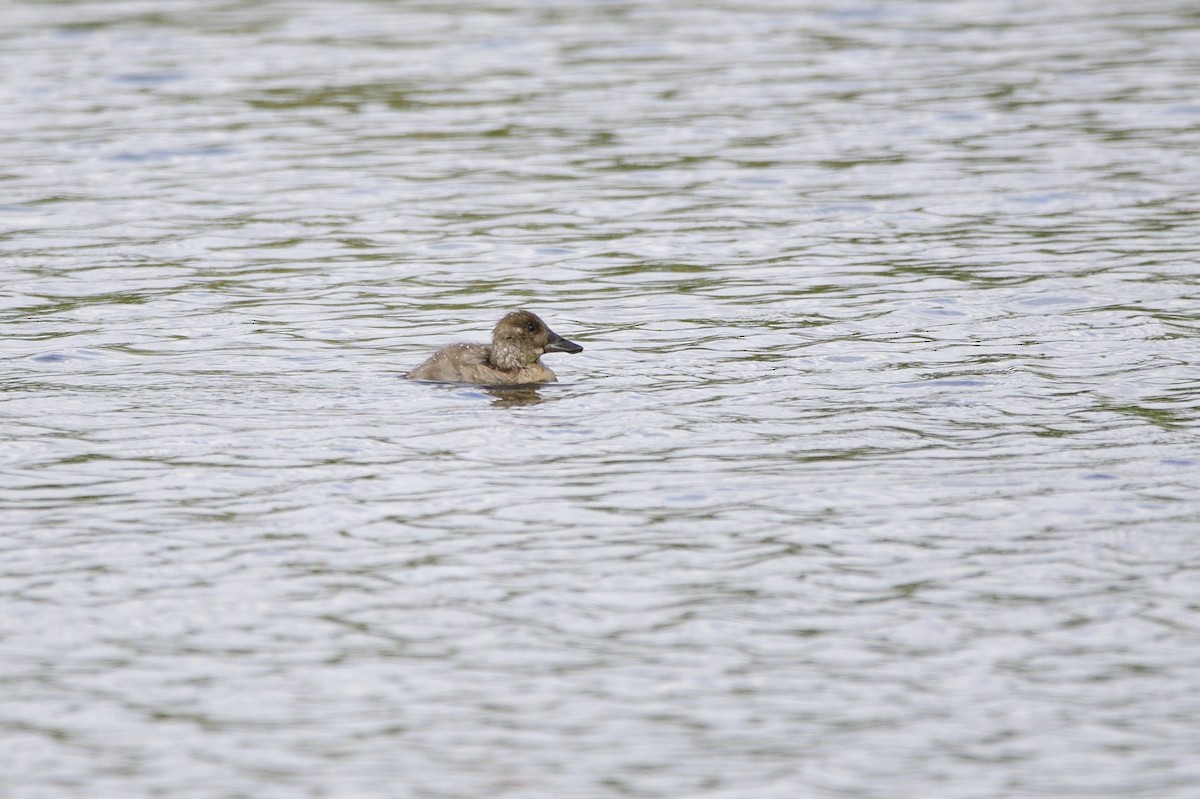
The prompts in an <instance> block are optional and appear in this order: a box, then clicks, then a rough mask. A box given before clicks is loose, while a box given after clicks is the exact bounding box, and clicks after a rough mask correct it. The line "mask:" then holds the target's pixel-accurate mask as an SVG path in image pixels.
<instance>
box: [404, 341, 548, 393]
mask: <svg viewBox="0 0 1200 799" xmlns="http://www.w3.org/2000/svg"><path fill="white" fill-rule="evenodd" d="M488 349H489V348H488V347H487V346H486V345H483V344H451V345H450V346H449V347H443V348H442V349H440V350H438V351H437V352H435V353H434V354H433V355H431V356H429V358H428V359H427V360H426V361H425V362H424V363H422V364H421V365H420V366H418V367H417V368H416V369H413V370H412V371H411V372H409V373H408V374H406V375H405V377H406V378H407V379H409V380H436V381H439V382H445V383H479V384H482V385H505V384H507V385H516V384H524V383H552V382H554V381H555V379H556V378H555V377H554V372H551V371H550V370H549V369H547V368H546V367H545V366H543V365H542V364H541V362H540V361H539V362H536V363H533V364H530V365H529V366H525V367H523V368H521V369H518V370H516V371H512V372H505V371H501V370H499V369H496V368H495V367H493V366H492V365H491V364H489V363H488Z"/></svg>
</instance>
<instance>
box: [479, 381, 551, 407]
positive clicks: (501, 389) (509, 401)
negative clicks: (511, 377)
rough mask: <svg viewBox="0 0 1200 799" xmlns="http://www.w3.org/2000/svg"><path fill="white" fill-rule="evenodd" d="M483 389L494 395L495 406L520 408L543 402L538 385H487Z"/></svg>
mask: <svg viewBox="0 0 1200 799" xmlns="http://www.w3.org/2000/svg"><path fill="white" fill-rule="evenodd" d="M483 390H484V391H486V392H487V393H488V395H490V396H491V397H492V407H495V408H519V407H521V406H522V405H537V404H538V403H540V402H542V395H541V394H539V393H538V390H537V387H536V386H487V387H485V388H484V389H483Z"/></svg>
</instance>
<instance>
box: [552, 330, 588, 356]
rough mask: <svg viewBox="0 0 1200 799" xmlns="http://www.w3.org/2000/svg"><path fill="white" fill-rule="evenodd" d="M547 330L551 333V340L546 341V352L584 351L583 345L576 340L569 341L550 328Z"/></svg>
mask: <svg viewBox="0 0 1200 799" xmlns="http://www.w3.org/2000/svg"><path fill="white" fill-rule="evenodd" d="M546 332H548V333H549V334H550V340H549V341H547V342H546V352H571V353H575V352H583V347H581V346H579V345H578V344H576V343H575V342H574V341H567V340H566V339H565V338H563V337H562V336H560V335H558V334H557V333H555V332H554V331H553V330H548V331H546Z"/></svg>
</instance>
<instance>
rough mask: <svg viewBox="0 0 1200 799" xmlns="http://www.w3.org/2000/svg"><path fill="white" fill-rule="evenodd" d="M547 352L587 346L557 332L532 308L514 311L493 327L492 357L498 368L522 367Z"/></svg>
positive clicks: (575, 349) (511, 369) (581, 349)
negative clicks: (532, 310)
mask: <svg viewBox="0 0 1200 799" xmlns="http://www.w3.org/2000/svg"><path fill="white" fill-rule="evenodd" d="M547 352H571V353H575V352H583V347H581V346H579V345H578V344H576V343H575V342H574V341H567V340H566V339H565V338H563V337H562V336H560V335H558V334H557V333H555V332H554V331H553V330H551V329H550V328H549V327H547V326H546V323H545V322H543V321H542V320H541V319H540V318H539V317H538V315H537V314H535V313H532V312H530V311H513V312H512V313H510V314H508V315H506V316H505V317H504V318H503V319H501V320H500V321H499V322H497V323H496V327H495V328H494V329H493V330H492V356H491V360H492V363H493V364H495V366H496V367H497V368H500V369H504V370H505V371H513V370H516V369H520V368H522V367H524V366H529V365H530V364H532V363H536V362H537V359H538V358H540V357H542V355H543V354H545V353H547Z"/></svg>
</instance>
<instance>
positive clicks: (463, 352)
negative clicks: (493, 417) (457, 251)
mask: <svg viewBox="0 0 1200 799" xmlns="http://www.w3.org/2000/svg"><path fill="white" fill-rule="evenodd" d="M582 351H583V347H581V346H579V345H578V344H576V343H575V342H573V341H567V340H566V339H565V338H563V337H562V336H560V335H558V334H557V333H555V332H554V331H553V330H551V329H550V328H549V327H547V326H546V323H545V322H543V321H542V320H541V319H540V318H538V316H537V314H534V313H531V312H529V311H513V312H512V313H510V314H508V315H507V316H505V317H504V318H503V319H501V320H500V321H499V322H498V323H497V324H496V327H495V328H494V329H493V330H492V343H491V344H451V345H450V346H449V347H444V348H442V349H440V350H438V351H437V352H435V353H434V354H433V355H431V356H430V357H429V358H428V359H427V360H426V361H425V362H424V363H422V364H421V365H420V366H418V367H417V368H416V369H413V370H412V371H411V372H409V373H408V374H406V375H405V377H406V378H407V379H409V380H436V381H438V382H443V383H478V384H481V385H488V386H506V385H507V386H515V385H527V384H529V383H553V382H555V381H557V380H558V378H557V377H556V376H555V375H554V372H552V371H550V370H549V369H548V368H546V366H545V365H544V364H543V363H542V361H541V357H542V355H543V354H544V353H547V352H571V353H575V352H582Z"/></svg>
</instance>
